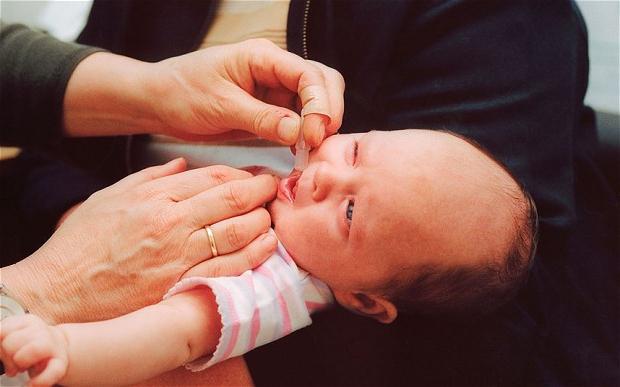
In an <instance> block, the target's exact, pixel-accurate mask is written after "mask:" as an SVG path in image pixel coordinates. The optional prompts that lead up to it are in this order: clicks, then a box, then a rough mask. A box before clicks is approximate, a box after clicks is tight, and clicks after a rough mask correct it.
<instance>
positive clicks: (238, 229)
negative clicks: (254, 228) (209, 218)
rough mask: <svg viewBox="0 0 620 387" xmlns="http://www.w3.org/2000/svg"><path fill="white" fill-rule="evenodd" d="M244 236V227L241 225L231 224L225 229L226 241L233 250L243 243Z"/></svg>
mask: <svg viewBox="0 0 620 387" xmlns="http://www.w3.org/2000/svg"><path fill="white" fill-rule="evenodd" d="M245 234H246V231H245V227H244V226H243V225H242V224H241V223H231V224H229V225H228V226H227V227H226V240H227V241H228V244H229V245H230V247H231V248H233V249H237V248H239V247H240V246H242V245H243V244H244V243H245V239H246V238H245Z"/></svg>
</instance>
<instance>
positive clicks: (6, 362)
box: [0, 348, 19, 376]
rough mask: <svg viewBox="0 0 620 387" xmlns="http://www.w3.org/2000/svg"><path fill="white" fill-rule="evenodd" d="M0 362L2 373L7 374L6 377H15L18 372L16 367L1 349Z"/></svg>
mask: <svg viewBox="0 0 620 387" xmlns="http://www.w3.org/2000/svg"><path fill="white" fill-rule="evenodd" d="M0 360H2V365H3V366H4V373H5V374H7V376H15V375H16V374H17V373H18V372H19V370H18V369H17V366H16V365H15V363H13V357H12V356H10V354H8V353H6V352H5V351H4V349H2V348H0Z"/></svg>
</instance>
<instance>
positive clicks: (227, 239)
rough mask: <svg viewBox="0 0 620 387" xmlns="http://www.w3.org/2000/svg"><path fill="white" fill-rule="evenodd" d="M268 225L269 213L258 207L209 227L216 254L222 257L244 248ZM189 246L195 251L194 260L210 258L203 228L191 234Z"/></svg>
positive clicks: (263, 231) (205, 232)
mask: <svg viewBox="0 0 620 387" xmlns="http://www.w3.org/2000/svg"><path fill="white" fill-rule="evenodd" d="M270 225H271V217H270V216H269V212H267V210H266V209H264V208H262V207H259V208H256V209H254V210H253V211H251V212H248V213H247V214H244V215H241V216H237V217H234V218H231V219H225V220H222V221H221V222H217V223H215V224H213V225H211V226H210V227H211V231H212V233H213V239H214V240H215V246H216V248H217V252H218V254H220V255H223V254H228V253H231V252H233V251H236V250H239V249H241V248H243V247H245V246H246V245H247V244H248V243H250V242H251V241H252V240H254V239H255V238H256V237H257V236H259V235H261V234H263V233H265V232H267V230H269V226H270ZM189 244H190V246H192V247H191V249H192V251H195V253H194V254H193V257H195V258H196V259H205V258H210V257H211V244H210V243H209V237H208V234H207V231H206V230H205V229H204V228H201V229H199V230H196V231H194V232H193V233H192V235H191V236H190V240H189Z"/></svg>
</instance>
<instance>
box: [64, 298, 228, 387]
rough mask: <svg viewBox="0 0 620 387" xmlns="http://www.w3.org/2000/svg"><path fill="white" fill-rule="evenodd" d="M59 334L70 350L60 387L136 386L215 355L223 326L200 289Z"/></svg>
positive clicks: (70, 327)
mask: <svg viewBox="0 0 620 387" xmlns="http://www.w3.org/2000/svg"><path fill="white" fill-rule="evenodd" d="M59 328H60V329H61V330H62V331H63V333H64V335H65V337H66V339H67V342H68V348H69V350H68V356H69V367H68V370H67V373H66V375H65V377H64V378H63V379H62V380H61V381H60V383H61V384H66V385H75V384H77V385H99V384H102V383H103V384H128V383H136V382H139V381H141V380H145V379H147V378H150V377H153V376H156V375H159V374H161V373H163V372H166V371H169V370H172V369H175V368H177V367H179V366H181V365H183V364H185V363H187V362H189V361H191V360H194V359H196V358H198V357H199V356H203V355H205V354H209V353H212V352H213V351H214V349H215V346H216V345H217V342H218V339H219V334H220V329H221V326H220V318H219V314H218V313H217V306H216V304H215V301H214V297H213V294H212V293H211V291H210V290H209V289H208V288H200V289H197V290H192V291H189V292H185V293H181V294H178V295H175V296H174V297H171V298H170V299H168V300H165V301H162V302H160V303H159V304H156V305H152V306H148V307H146V308H143V309H140V310H138V311H136V312H133V313H130V314H128V315H125V316H122V317H119V318H115V319H112V320H107V321H102V322H95V323H87V324H65V325H60V326H59ZM110 370H114V371H113V372H110Z"/></svg>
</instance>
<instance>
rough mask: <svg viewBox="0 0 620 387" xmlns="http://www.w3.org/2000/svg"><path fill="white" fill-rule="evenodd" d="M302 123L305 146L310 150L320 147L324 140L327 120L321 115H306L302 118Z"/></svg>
mask: <svg viewBox="0 0 620 387" xmlns="http://www.w3.org/2000/svg"><path fill="white" fill-rule="evenodd" d="M302 122H303V127H302V130H303V131H304V141H305V142H306V144H308V145H309V146H310V147H312V148H314V147H317V146H319V145H321V142H323V139H324V138H325V128H326V124H327V123H328V122H329V119H328V118H327V117H326V116H324V115H322V114H308V115H307V116H304V118H303V120H302Z"/></svg>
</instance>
